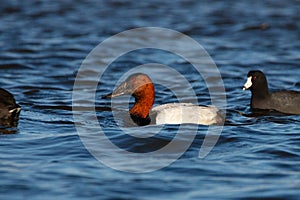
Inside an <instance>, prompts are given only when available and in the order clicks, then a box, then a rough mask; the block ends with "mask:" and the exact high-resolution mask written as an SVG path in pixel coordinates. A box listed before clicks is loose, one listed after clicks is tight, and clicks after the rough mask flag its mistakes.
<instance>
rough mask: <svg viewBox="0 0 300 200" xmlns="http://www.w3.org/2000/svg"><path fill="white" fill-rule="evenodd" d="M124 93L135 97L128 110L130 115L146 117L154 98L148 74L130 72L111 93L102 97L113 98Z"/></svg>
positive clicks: (152, 86)
mask: <svg viewBox="0 0 300 200" xmlns="http://www.w3.org/2000/svg"><path fill="white" fill-rule="evenodd" d="M126 94H127V95H132V96H133V97H134V98H135V104H134V106H133V107H132V108H131V109H130V111H129V113H130V115H131V117H132V118H141V119H148V118H149V112H150V110H151V107H152V105H153V103H154V98H155V90H154V85H153V83H152V81H151V79H150V78H149V76H147V75H146V74H143V73H136V74H132V75H131V76H129V77H128V78H127V79H126V81H124V82H122V83H121V84H120V85H119V86H118V87H117V88H116V89H115V90H114V91H113V92H112V93H111V94H108V95H106V96H104V97H103V98H113V97H117V96H121V95H126ZM147 121H149V120H147ZM147 123H148V122H147Z"/></svg>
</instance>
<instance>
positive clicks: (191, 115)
mask: <svg viewBox="0 0 300 200" xmlns="http://www.w3.org/2000/svg"><path fill="white" fill-rule="evenodd" d="M151 115H152V116H151V118H152V119H153V118H155V124H203V125H212V124H222V123H223V122H224V116H223V114H222V113H221V111H220V110H219V109H217V108H216V107H214V106H198V105H195V104H192V103H169V104H164V105H159V106H155V107H154V108H152V110H151Z"/></svg>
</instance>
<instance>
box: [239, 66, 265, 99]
mask: <svg viewBox="0 0 300 200" xmlns="http://www.w3.org/2000/svg"><path fill="white" fill-rule="evenodd" d="M247 89H250V90H251V92H252V93H261V94H266V95H267V94H268V82H267V79H266V76H265V75H264V73H263V72H262V71H259V70H253V71H249V72H248V75H247V82H246V83H245V85H244V88H243V90H247Z"/></svg>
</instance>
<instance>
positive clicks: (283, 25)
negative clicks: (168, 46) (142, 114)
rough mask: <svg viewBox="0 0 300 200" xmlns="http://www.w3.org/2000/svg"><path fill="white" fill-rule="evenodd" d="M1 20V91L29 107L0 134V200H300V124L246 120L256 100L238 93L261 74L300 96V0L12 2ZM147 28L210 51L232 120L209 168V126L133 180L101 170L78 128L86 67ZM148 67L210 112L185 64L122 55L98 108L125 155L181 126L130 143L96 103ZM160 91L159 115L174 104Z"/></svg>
mask: <svg viewBox="0 0 300 200" xmlns="http://www.w3.org/2000/svg"><path fill="white" fill-rule="evenodd" d="M0 11H1V12H0V31H1V34H0V72H1V73H0V78H1V87H2V88H5V89H7V90H9V91H10V92H11V93H13V94H14V95H15V98H16V100H17V102H18V103H19V104H20V105H21V106H22V112H21V115H20V120H19V125H18V128H17V129H16V130H13V132H15V133H17V134H1V135H0V140H1V142H0V149H1V153H0V161H1V162H0V163H1V164H0V177H1V181H0V198H1V199H8V198H9V199H27V198H30V199H53V198H59V199H82V198H89V199H200V198H206V199H218V198H228V199H248V198H269V199H275V198H278V199H297V198H299V195H300V192H299V191H300V190H299V188H300V173H299V172H300V167H299V166H300V165H299V163H300V126H299V125H300V118H299V116H296V115H288V116H285V115H277V114H268V115H263V116H260V115H251V111H250V109H249V101H250V92H249V91H242V85H243V84H244V81H245V79H246V74H247V72H248V71H249V70H251V69H261V70H263V71H264V72H265V73H266V74H267V78H268V80H269V86H270V88H271V89H275V88H276V89H277V88H278V89H279V88H280V89H283V88H285V89H293V90H299V75H300V68H299V60H300V56H299V48H300V44H299V42H298V41H299V39H300V38H299V37H300V24H299V21H300V15H299V11H300V2H299V1H290V0H287V1H275V0H268V1H238V2H235V1H230V2H227V1H213V2H212V1H172V2H169V1H166V2H161V1H156V0H152V1H141V2H140V1H137V2H133V1H117V0H114V1H93V0H88V1H76V2H75V1H71V0H66V1H8V0H5V1H3V2H2V3H1V5H0ZM143 26H158V27H166V28H171V29H175V30H177V31H181V32H183V33H185V34H187V35H189V36H191V37H192V38H194V39H195V40H197V41H198V42H199V43H200V44H201V45H203V46H204V48H205V49H206V50H207V51H208V53H209V54H210V55H211V57H212V58H213V59H214V61H215V62H216V64H217V66H218V67H219V70H220V72H221V75H222V78H223V81H224V83H225V88H226V92H227V109H228V110H227V122H226V126H224V129H223V131H222V134H221V136H220V138H219V141H218V143H217V145H216V146H215V148H214V149H213V151H212V152H211V153H210V154H209V155H208V156H207V157H206V158H205V159H199V158H198V153H199V148H200V147H201V144H202V143H203V140H204V136H205V133H206V130H207V127H205V126H199V128H198V133H197V136H196V138H195V140H194V141H193V144H192V145H191V147H190V148H189V149H188V151H187V152H186V153H185V154H184V155H183V156H181V158H180V159H179V160H177V161H176V162H174V163H173V164H172V165H170V166H169V167H166V168H163V169H161V170H159V171H156V172H152V173H146V174H130V173H122V172H118V171H115V170H112V169H110V168H108V167H106V166H105V165H103V164H101V163H100V162H98V161H97V160H96V159H95V158H94V157H92V156H91V154H90V153H89V152H88V151H87V150H86V149H85V147H84V145H83V144H82V142H81V140H80V138H79V136H78V134H77V132H76V129H75V127H74V123H73V122H74V120H73V114H72V90H73V84H74V80H75V76H76V73H77V70H78V69H79V67H80V65H81V62H82V61H83V59H84V58H85V57H86V56H87V54H88V53H89V52H90V51H91V50H92V49H93V48H94V47H95V46H96V45H98V44H99V43H100V42H101V41H103V40H104V39H106V38H107V37H109V36H111V35H113V34H116V33H119V32H120V31H124V30H127V29H130V28H135V27H143ZM107 51H108V52H109V53H113V52H114V49H107ZM148 62H157V63H162V64H166V65H170V66H172V67H174V68H175V69H177V70H178V71H180V73H183V74H184V75H185V76H186V77H187V78H188V79H189V80H190V81H191V84H192V86H193V88H194V89H195V91H196V92H197V97H198V100H199V102H200V103H201V104H204V105H207V104H210V99H209V97H208V95H207V88H206V85H205V84H204V82H203V80H202V79H201V78H199V77H198V76H197V75H196V74H195V73H194V71H193V70H192V69H191V68H190V65H189V63H187V62H184V61H182V60H181V59H179V58H178V57H176V56H174V55H170V54H168V53H165V52H161V51H155V50H153V51H144V52H143V51H142V52H133V53H132V54H130V55H125V56H124V57H122V59H120V60H118V61H117V62H114V63H112V65H111V68H110V70H111V71H110V72H109V73H108V72H107V74H108V75H109V76H108V77H107V78H106V79H105V81H104V82H101V84H99V87H98V91H97V99H96V110H97V117H98V120H99V124H100V125H101V126H102V127H106V128H107V132H106V134H107V135H108V137H109V138H110V139H111V140H112V141H113V142H115V143H117V144H119V145H120V146H121V147H123V148H124V149H126V150H130V151H138V152H142V151H147V150H151V149H153V148H154V149H155V148H158V147H160V146H163V145H165V144H167V143H168V142H170V141H171V140H172V138H173V136H174V135H175V134H176V129H177V126H167V127H166V128H165V129H164V131H163V132H162V133H161V134H159V135H157V136H156V137H155V136H154V137H153V138H151V139H145V140H136V139H134V138H130V137H123V135H122V132H120V130H119V129H118V128H117V127H116V123H115V122H114V120H113V118H112V114H111V112H110V102H109V101H107V100H103V99H101V98H100V97H101V95H103V94H107V93H109V92H110V91H111V90H112V89H113V87H114V84H115V80H118V79H119V78H120V77H121V76H122V75H123V73H124V72H126V71H127V70H129V69H131V68H132V67H135V66H136V65H140V64H145V63H148ZM99 65H101V63H99ZM189 69H190V70H189ZM89 73H91V74H93V73H94V72H89ZM166 80H167V81H170V82H172V81H173V82H176V81H174V80H172V79H171V78H170V77H166ZM87 81H90V80H87ZM157 88H158V89H157V93H156V102H155V104H156V105H158V104H163V103H168V102H173V101H176V98H175V97H174V96H173V95H172V94H171V93H170V91H169V90H167V89H165V88H163V87H161V86H157ZM98 97H99V98H98ZM86 122H88V119H86ZM188 128H193V127H192V125H190V127H188ZM0 131H1V133H5V131H11V130H10V129H4V130H0ZM180 140H183V138H180ZM119 161H120V162H123V163H126V162H127V160H125V159H124V158H122V157H120V158H119ZM146 165H147V163H145V166H146Z"/></svg>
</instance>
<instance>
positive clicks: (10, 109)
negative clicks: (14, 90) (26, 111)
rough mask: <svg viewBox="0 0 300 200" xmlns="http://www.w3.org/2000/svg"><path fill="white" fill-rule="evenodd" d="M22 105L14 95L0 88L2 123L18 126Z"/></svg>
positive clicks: (0, 123)
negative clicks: (17, 102)
mask: <svg viewBox="0 0 300 200" xmlns="http://www.w3.org/2000/svg"><path fill="white" fill-rule="evenodd" d="M20 111H21V107H20V106H19V105H18V104H16V101H15V99H14V96H13V95H12V94H11V93H10V92H8V91H6V90H5V89H2V88H0V125H3V126H8V127H11V126H16V124H17V122H18V120H19V114H20Z"/></svg>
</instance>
